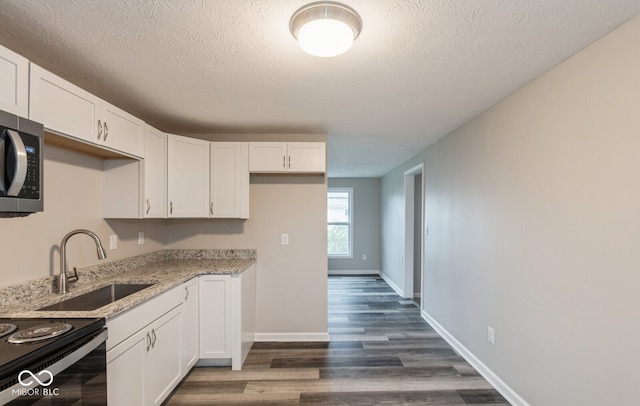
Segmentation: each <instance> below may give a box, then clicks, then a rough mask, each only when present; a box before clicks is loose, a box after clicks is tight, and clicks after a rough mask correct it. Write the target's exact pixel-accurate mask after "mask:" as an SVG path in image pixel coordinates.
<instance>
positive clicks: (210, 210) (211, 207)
mask: <svg viewBox="0 0 640 406" xmlns="http://www.w3.org/2000/svg"><path fill="white" fill-rule="evenodd" d="M209 214H210V215H212V216H213V202H211V204H210V205H209Z"/></svg>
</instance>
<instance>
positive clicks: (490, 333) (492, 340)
mask: <svg viewBox="0 0 640 406" xmlns="http://www.w3.org/2000/svg"><path fill="white" fill-rule="evenodd" d="M487 340H489V342H490V343H491V344H495V343H496V332H495V331H494V330H493V329H492V328H491V327H487Z"/></svg>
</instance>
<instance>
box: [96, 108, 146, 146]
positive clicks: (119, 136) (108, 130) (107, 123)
mask: <svg viewBox="0 0 640 406" xmlns="http://www.w3.org/2000/svg"><path fill="white" fill-rule="evenodd" d="M98 108H99V110H98V135H97V139H98V144H99V145H104V146H106V147H109V148H111V149H115V150H116V151H121V152H125V153H127V154H130V155H134V156H137V157H142V156H143V155H144V121H142V120H140V119H139V118H136V117H134V116H132V115H131V114H129V113H127V112H126V111H124V110H121V109H119V108H118V107H116V106H114V105H112V104H109V103H107V102H105V101H102V100H101V102H100V103H99V104H98ZM101 126H102V127H101ZM101 130H102V137H100V131H101Z"/></svg>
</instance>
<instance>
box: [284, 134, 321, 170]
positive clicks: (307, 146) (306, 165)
mask: <svg viewBox="0 0 640 406" xmlns="http://www.w3.org/2000/svg"><path fill="white" fill-rule="evenodd" d="M325 148H326V147H325V143H324V142H289V143H288V144H287V152H288V154H289V157H288V162H287V165H288V170H289V172H316V173H324V172H325V171H326V161H327V159H326V155H327V154H326V150H325Z"/></svg>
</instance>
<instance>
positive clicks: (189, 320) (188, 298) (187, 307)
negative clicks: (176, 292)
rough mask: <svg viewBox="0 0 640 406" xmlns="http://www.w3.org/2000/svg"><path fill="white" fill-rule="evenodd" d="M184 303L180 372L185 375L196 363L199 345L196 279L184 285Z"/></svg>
mask: <svg viewBox="0 0 640 406" xmlns="http://www.w3.org/2000/svg"><path fill="white" fill-rule="evenodd" d="M183 286H184V302H183V304H182V332H183V338H184V340H183V342H182V370H183V371H184V373H185V374H186V373H187V372H188V371H189V370H190V369H191V367H193V366H194V365H195V364H196V362H197V361H198V357H199V355H200V354H199V349H200V348H199V343H200V337H199V336H198V334H199V331H200V328H199V320H198V314H199V311H198V307H199V301H198V297H199V289H198V278H197V277H196V278H193V279H191V280H190V281H188V282H186V283H185V284H184V285H183Z"/></svg>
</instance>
